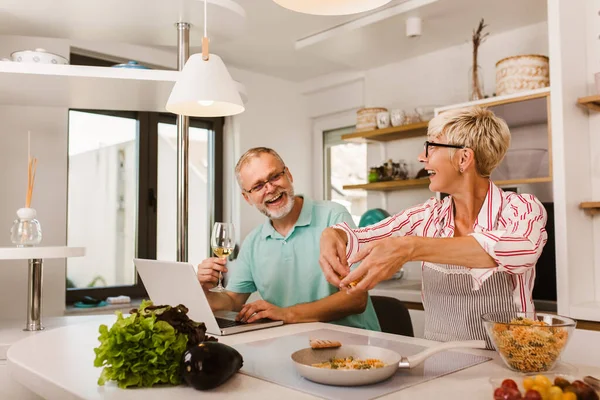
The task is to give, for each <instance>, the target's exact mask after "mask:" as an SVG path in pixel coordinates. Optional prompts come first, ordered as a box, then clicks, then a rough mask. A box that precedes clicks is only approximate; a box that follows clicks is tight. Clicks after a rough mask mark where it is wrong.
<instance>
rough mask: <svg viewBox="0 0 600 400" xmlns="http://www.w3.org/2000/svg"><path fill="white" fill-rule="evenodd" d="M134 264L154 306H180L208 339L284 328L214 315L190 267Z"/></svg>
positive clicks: (229, 315) (169, 263) (233, 314)
mask: <svg viewBox="0 0 600 400" xmlns="http://www.w3.org/2000/svg"><path fill="white" fill-rule="evenodd" d="M133 263H134V264H135V267H136V268H137V272H138V274H139V275H140V277H141V278H142V282H143V283H144V286H145V287H146V290H147V291H148V296H150V300H152V302H153V303H154V304H156V305H162V304H165V305H170V306H177V305H179V304H183V305H184V306H186V307H187V308H188V310H189V311H188V317H190V318H191V319H192V320H194V321H196V322H204V324H205V325H206V332H207V333H210V334H211V335H217V336H224V335H233V334H235V333H241V332H247V331H253V330H257V329H264V328H270V327H272V326H278V325H283V321H273V320H270V319H263V320H260V321H256V322H253V323H251V324H248V323H244V322H239V321H236V320H235V317H236V315H237V312H234V311H218V312H216V313H213V311H212V310H211V308H210V304H209V303H208V299H207V298H206V295H205V294H204V290H203V289H202V286H200V282H199V281H198V278H197V277H196V271H195V270H194V267H193V266H192V264H189V263H184V262H175V261H156V260H143V259H139V258H135V259H134V260H133Z"/></svg>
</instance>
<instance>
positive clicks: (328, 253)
mask: <svg viewBox="0 0 600 400" xmlns="http://www.w3.org/2000/svg"><path fill="white" fill-rule="evenodd" d="M346 241H347V237H346V233H345V232H344V231H342V230H340V229H335V228H326V229H325V230H324V231H323V233H322V234H321V256H320V257H319V264H320V265H321V269H322V270H323V274H324V275H325V279H327V282H329V283H331V284H332V285H333V286H335V287H338V286H340V277H344V276H346V275H348V273H349V272H350V267H348V260H347V259H346Z"/></svg>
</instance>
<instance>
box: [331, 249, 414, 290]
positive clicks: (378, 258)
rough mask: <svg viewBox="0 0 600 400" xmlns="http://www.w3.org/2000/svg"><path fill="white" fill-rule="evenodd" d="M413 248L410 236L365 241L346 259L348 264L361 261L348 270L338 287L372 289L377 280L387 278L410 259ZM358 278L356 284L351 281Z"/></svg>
mask: <svg viewBox="0 0 600 400" xmlns="http://www.w3.org/2000/svg"><path fill="white" fill-rule="evenodd" d="M412 251H413V248H412V245H411V242H410V237H389V238H385V239H380V240H377V241H374V242H371V243H367V244H365V245H363V246H362V247H361V249H360V250H359V252H358V253H356V254H355V255H354V256H353V257H351V258H350V260H348V262H349V263H350V264H354V263H355V262H359V261H361V260H362V263H361V264H360V265H359V266H358V267H357V268H356V269H355V270H353V271H352V272H350V273H349V274H348V275H347V276H346V277H345V278H344V279H342V281H341V283H340V289H349V290H348V293H352V292H354V291H367V290H371V289H373V288H374V287H375V286H376V285H377V284H378V283H379V282H381V281H383V280H386V279H389V278H391V277H392V275H394V273H396V272H397V271H398V270H399V269H400V268H402V266H403V265H404V264H405V263H406V262H407V261H410V255H411V254H412ZM359 279H360V282H358V284H356V286H354V287H352V286H353V285H350V283H351V282H355V281H357V280H359Z"/></svg>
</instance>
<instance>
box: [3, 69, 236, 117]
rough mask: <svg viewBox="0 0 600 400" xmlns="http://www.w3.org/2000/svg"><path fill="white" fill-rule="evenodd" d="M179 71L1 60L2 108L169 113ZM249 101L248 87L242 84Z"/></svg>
mask: <svg viewBox="0 0 600 400" xmlns="http://www.w3.org/2000/svg"><path fill="white" fill-rule="evenodd" d="M178 76H179V71H169V70H155V69H147V70H146V69H131V68H109V67H88V66H81V65H54V64H35V63H17V62H4V61H0V88H2V90H0V104H1V105H14V106H41V107H66V108H82V109H97V110H136V111H155V112H165V111H166V110H165V104H166V103H167V99H168V98H169V95H170V93H171V90H172V88H173V85H174V84H175V81H176V80H177V77H178ZM238 89H239V90H240V94H241V95H242V100H244V101H245V100H246V99H245V97H246V96H245V88H244V87H243V85H241V84H239V83H238Z"/></svg>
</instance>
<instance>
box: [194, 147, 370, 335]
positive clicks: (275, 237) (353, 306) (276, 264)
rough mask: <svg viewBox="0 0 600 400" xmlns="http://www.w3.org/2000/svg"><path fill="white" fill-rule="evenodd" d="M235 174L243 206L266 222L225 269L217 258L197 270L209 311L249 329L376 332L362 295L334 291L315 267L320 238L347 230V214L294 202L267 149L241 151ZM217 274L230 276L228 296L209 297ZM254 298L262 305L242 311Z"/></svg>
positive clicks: (283, 170) (283, 172) (284, 171)
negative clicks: (308, 326) (282, 326)
mask: <svg viewBox="0 0 600 400" xmlns="http://www.w3.org/2000/svg"><path fill="white" fill-rule="evenodd" d="M235 173H236V178H237V181H238V184H239V185H240V188H241V189H242V195H243V196H244V199H245V200H246V202H248V204H250V205H252V206H254V207H256V208H257V209H258V210H259V211H260V212H261V213H263V214H265V215H266V216H267V217H268V218H269V219H268V220H267V221H265V223H264V224H262V225H260V226H258V227H256V228H255V229H254V230H253V231H252V232H251V233H250V234H249V235H248V236H247V237H246V239H245V240H244V243H243V244H242V248H241V250H240V253H239V255H238V258H237V260H236V261H235V262H234V263H233V265H232V266H231V268H230V269H228V268H227V267H226V265H225V264H226V260H221V259H218V258H208V259H206V260H204V261H203V262H202V264H200V265H199V266H198V279H199V281H200V283H201V284H202V287H203V288H204V291H205V293H206V296H207V298H208V301H209V302H210V305H211V307H212V309H213V310H214V311H219V310H232V311H239V313H238V316H237V319H238V320H240V321H242V322H248V323H251V322H254V321H256V320H258V319H261V318H269V319H273V320H281V321H283V322H284V323H299V322H315V321H321V322H332V323H336V324H340V325H346V326H352V327H357V328H363V329H370V330H376V331H379V330H380V327H379V322H378V320H377V315H376V314H375V310H374V309H373V305H372V303H371V300H370V299H369V296H368V294H367V293H366V292H358V293H353V294H351V295H349V294H348V293H346V292H345V291H339V290H338V289H337V288H336V287H334V286H332V285H330V284H329V283H328V282H327V281H326V279H325V277H324V276H323V274H322V273H321V270H320V267H319V238H320V235H321V232H322V231H323V230H324V229H325V228H327V227H328V226H331V225H334V224H337V223H342V222H345V223H347V224H349V225H353V224H354V223H353V221H352V218H351V216H350V214H349V213H348V211H346V209H345V208H344V207H342V206H341V205H339V204H336V203H333V202H324V201H318V202H317V201H311V200H309V199H307V198H303V197H302V196H296V195H295V194H294V187H293V181H294V179H293V177H292V174H291V172H290V171H289V169H288V168H287V167H286V166H285V164H284V162H283V160H282V159H281V157H280V156H279V155H278V154H277V153H276V152H275V151H274V150H272V149H269V148H265V147H258V148H254V149H250V150H248V151H247V152H246V153H245V154H244V155H243V156H242V157H241V158H240V160H239V161H238V163H237V166H236V168H235ZM219 272H229V275H228V282H227V291H225V292H211V291H210V288H212V287H214V286H215V284H216V283H217V281H218V277H219ZM255 291H258V293H259V294H260V295H261V297H262V298H263V300H259V301H255V302H253V303H249V304H246V301H247V300H248V297H249V296H250V294H251V293H253V292H255Z"/></svg>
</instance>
